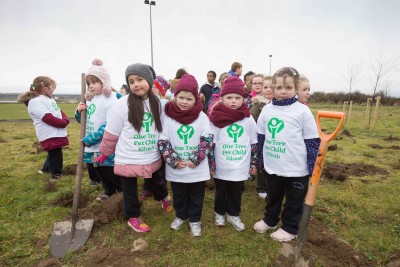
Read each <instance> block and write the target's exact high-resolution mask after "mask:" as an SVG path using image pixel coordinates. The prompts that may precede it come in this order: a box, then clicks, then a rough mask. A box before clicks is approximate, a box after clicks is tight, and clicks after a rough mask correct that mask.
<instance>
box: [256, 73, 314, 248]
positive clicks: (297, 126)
mask: <svg viewBox="0 0 400 267" xmlns="http://www.w3.org/2000/svg"><path fill="white" fill-rule="evenodd" d="M272 85H273V90H274V98H273V100H272V104H270V105H266V106H265V107H264V108H263V110H262V111H261V114H260V117H259V118H258V121H257V128H258V131H257V132H258V136H257V138H258V145H259V153H260V155H261V153H262V155H263V156H262V157H259V159H260V162H259V168H264V169H265V171H266V173H267V185H268V203H267V206H266V208H265V209H266V211H265V214H264V218H263V219H262V220H261V221H259V222H257V223H256V224H255V225H254V230H256V231H257V232H258V233H264V232H265V231H267V230H270V229H274V228H275V227H276V226H277V224H278V222H279V221H280V220H281V221H282V226H281V228H279V229H278V230H277V231H275V232H273V233H272V234H271V237H272V238H273V239H274V240H277V241H280V242H283V241H289V240H292V239H293V238H296V237H297V232H298V229H299V223H300V219H301V216H302V213H303V203H304V199H305V196H306V194H307V189H308V181H309V177H310V175H311V174H312V172H313V168H314V164H315V160H316V158H317V154H318V147H319V143H320V139H319V136H318V131H317V125H316V123H315V120H314V117H313V115H312V113H311V111H310V109H309V108H308V107H307V106H305V105H303V104H300V103H299V102H298V101H297V98H296V89H297V88H298V86H299V73H298V72H297V70H295V69H294V68H282V69H280V70H278V71H277V72H276V73H275V74H274V76H273V80H272ZM262 161H263V162H262ZM284 198H285V199H286V200H285V201H286V202H285V204H284V208H283V211H282V214H281V208H282V202H283V199H284Z"/></svg>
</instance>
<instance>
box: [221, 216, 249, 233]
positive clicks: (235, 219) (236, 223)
mask: <svg viewBox="0 0 400 267" xmlns="http://www.w3.org/2000/svg"><path fill="white" fill-rule="evenodd" d="M226 220H227V221H228V222H229V223H230V224H232V225H233V227H234V228H235V229H236V230H238V231H243V230H244V229H245V228H246V227H245V226H244V223H242V220H241V219H240V217H239V216H230V215H227V216H226Z"/></svg>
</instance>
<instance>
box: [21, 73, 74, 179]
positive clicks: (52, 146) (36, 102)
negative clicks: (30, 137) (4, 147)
mask: <svg viewBox="0 0 400 267" xmlns="http://www.w3.org/2000/svg"><path fill="white" fill-rule="evenodd" d="M55 89H56V82H55V81H54V80H53V79H51V78H49V77H45V76H39V77H36V78H35V79H34V80H33V83H32V85H31V87H30V91H28V92H27V93H25V94H21V95H20V96H19V97H18V101H19V102H24V104H25V105H26V106H27V107H28V113H29V116H30V117H31V118H32V120H33V124H34V126H35V131H36V136H37V137H38V139H39V142H40V145H41V146H42V148H43V150H44V151H47V158H46V161H45V163H44V165H43V167H42V168H41V169H40V170H39V173H41V174H42V173H44V172H50V174H51V179H52V180H57V179H59V178H60V177H61V173H62V168H63V153H62V147H63V146H66V145H68V144H69V141H68V137H67V130H66V129H65V128H66V127H67V125H68V123H69V120H68V117H67V115H65V113H64V112H63V111H62V110H61V109H60V108H59V107H58V105H57V103H56V101H55V100H54V99H53V98H52V96H53V92H54V90H55Z"/></svg>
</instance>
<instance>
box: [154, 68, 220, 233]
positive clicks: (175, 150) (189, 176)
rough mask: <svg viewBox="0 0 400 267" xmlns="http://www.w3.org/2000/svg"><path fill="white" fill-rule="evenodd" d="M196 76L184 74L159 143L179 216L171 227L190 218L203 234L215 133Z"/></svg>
mask: <svg viewBox="0 0 400 267" xmlns="http://www.w3.org/2000/svg"><path fill="white" fill-rule="evenodd" d="M197 90H198V85H197V81H196V79H195V78H194V77H193V76H192V75H190V74H186V75H184V76H183V77H182V78H181V79H180V80H179V83H178V86H177V87H176V90H175V97H174V100H172V101H170V102H168V103H167V104H166V106H165V114H166V116H165V119H164V121H163V132H162V133H161V135H160V140H159V141H158V146H159V148H160V151H161V153H162V155H163V157H164V160H165V162H166V170H165V171H166V178H167V180H168V181H170V182H171V188H172V192H173V205H174V209H175V211H176V218H175V219H174V221H173V222H172V223H171V228H172V229H174V230H179V229H180V228H181V227H182V225H183V224H184V223H185V221H186V220H189V225H190V229H191V232H192V235H193V236H200V235H201V214H202V209H203V201H204V196H205V181H206V180H209V179H210V168H209V163H208V160H205V158H206V157H207V158H208V155H209V154H210V151H211V150H212V142H213V134H212V131H211V128H210V122H209V120H208V118H207V115H206V114H205V113H203V112H202V109H203V104H202V102H201V101H200V98H199V94H198V91H197Z"/></svg>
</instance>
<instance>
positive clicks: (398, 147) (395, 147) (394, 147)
mask: <svg viewBox="0 0 400 267" xmlns="http://www.w3.org/2000/svg"><path fill="white" fill-rule="evenodd" d="M387 148H389V149H394V150H400V146H388V147H387Z"/></svg>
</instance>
